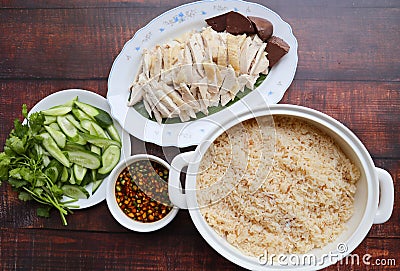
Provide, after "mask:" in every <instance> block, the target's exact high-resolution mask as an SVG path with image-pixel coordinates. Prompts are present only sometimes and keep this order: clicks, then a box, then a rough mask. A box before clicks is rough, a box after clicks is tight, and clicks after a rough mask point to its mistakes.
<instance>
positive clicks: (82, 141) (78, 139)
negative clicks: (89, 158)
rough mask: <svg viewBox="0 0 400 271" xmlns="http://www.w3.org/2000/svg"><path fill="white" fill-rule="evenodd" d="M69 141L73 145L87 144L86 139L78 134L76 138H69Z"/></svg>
mask: <svg viewBox="0 0 400 271" xmlns="http://www.w3.org/2000/svg"><path fill="white" fill-rule="evenodd" d="M71 141H72V142H74V143H75V144H78V145H82V146H85V145H86V144H87V141H86V139H84V138H83V137H82V136H81V135H80V134H78V136H77V137H76V138H71Z"/></svg>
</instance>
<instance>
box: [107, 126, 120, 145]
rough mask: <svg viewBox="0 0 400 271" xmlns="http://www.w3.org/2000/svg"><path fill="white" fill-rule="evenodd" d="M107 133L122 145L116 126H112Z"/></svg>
mask: <svg viewBox="0 0 400 271" xmlns="http://www.w3.org/2000/svg"><path fill="white" fill-rule="evenodd" d="M107 132H108V134H109V135H110V137H111V139H113V140H115V141H118V142H120V143H121V137H120V136H119V134H118V131H117V129H116V128H115V126H114V125H110V126H108V127H107Z"/></svg>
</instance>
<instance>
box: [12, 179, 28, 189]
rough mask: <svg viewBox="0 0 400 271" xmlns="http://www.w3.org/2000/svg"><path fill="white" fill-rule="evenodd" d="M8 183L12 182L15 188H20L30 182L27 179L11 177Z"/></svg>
mask: <svg viewBox="0 0 400 271" xmlns="http://www.w3.org/2000/svg"><path fill="white" fill-rule="evenodd" d="M8 183H9V184H11V186H12V187H15V188H20V187H23V186H24V185H27V184H28V183H27V182H26V181H25V180H19V179H16V178H12V177H11V178H9V179H8Z"/></svg>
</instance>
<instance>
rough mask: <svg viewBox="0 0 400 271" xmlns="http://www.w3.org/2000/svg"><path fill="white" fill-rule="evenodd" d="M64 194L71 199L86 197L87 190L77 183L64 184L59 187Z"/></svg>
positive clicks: (87, 195) (87, 194)
mask: <svg viewBox="0 0 400 271" xmlns="http://www.w3.org/2000/svg"><path fill="white" fill-rule="evenodd" d="M61 190H62V191H63V192H64V194H65V195H66V196H68V197H70V198H73V199H87V198H88V197H89V192H88V191H86V189H85V188H83V187H82V186H79V185H70V184H65V185H63V186H62V187H61Z"/></svg>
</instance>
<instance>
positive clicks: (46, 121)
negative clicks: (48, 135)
mask: <svg viewBox="0 0 400 271" xmlns="http://www.w3.org/2000/svg"><path fill="white" fill-rule="evenodd" d="M56 120H57V117H54V116H44V123H43V124H44V125H49V124H50V123H53V122H56Z"/></svg>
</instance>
